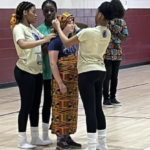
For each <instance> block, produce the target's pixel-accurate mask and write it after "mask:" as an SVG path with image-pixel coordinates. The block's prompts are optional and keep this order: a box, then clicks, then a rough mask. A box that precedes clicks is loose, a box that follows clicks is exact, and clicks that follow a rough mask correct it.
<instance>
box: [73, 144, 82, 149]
mask: <svg viewBox="0 0 150 150" xmlns="http://www.w3.org/2000/svg"><path fill="white" fill-rule="evenodd" d="M70 148H72V149H81V148H82V147H76V146H71V145H70Z"/></svg>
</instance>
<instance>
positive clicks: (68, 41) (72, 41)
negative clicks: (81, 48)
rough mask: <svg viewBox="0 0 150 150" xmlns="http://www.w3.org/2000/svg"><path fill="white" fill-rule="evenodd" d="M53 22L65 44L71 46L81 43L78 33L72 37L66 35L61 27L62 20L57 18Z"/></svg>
mask: <svg viewBox="0 0 150 150" xmlns="http://www.w3.org/2000/svg"><path fill="white" fill-rule="evenodd" d="M52 24H53V26H54V28H55V29H56V30H57V32H58V34H59V36H60V39H61V41H62V43H63V44H64V45H65V46H67V47H69V46H72V45H76V44H79V40H78V37H77V36H76V35H75V36H73V37H72V38H70V39H68V37H66V36H65V34H64V33H63V32H62V30H61V28H60V22H59V21H58V20H57V19H55V20H53V21H52Z"/></svg>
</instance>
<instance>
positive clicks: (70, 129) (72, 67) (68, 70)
mask: <svg viewBox="0 0 150 150" xmlns="http://www.w3.org/2000/svg"><path fill="white" fill-rule="evenodd" d="M49 51H59V54H58V63H57V65H58V69H59V73H60V76H61V79H62V81H63V83H64V84H65V85H66V87H67V93H65V94H62V93H61V92H60V89H59V85H58V83H57V81H56V80H55V78H54V77H53V78H52V99H53V101H52V123H51V127H50V128H51V131H52V133H53V134H57V135H69V134H73V133H75V132H76V129H77V116H78V83H77V82H78V74H77V56H76V55H75V54H76V52H77V48H76V46H71V47H64V46H63V44H62V42H61V40H60V38H59V36H57V37H56V38H55V39H54V40H52V41H51V42H50V44H49Z"/></svg>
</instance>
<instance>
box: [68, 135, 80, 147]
mask: <svg viewBox="0 0 150 150" xmlns="http://www.w3.org/2000/svg"><path fill="white" fill-rule="evenodd" d="M66 142H67V143H68V145H69V146H70V148H72V149H73V148H74V149H81V147H82V145H81V144H79V143H76V142H75V141H73V139H72V138H71V137H70V136H69V137H68V139H67V140H66Z"/></svg>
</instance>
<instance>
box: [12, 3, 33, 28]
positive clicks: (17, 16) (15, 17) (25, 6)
mask: <svg viewBox="0 0 150 150" xmlns="http://www.w3.org/2000/svg"><path fill="white" fill-rule="evenodd" d="M33 6H35V5H34V4H32V3H31V2H27V1H23V2H22V3H20V4H19V5H18V7H17V9H16V12H15V13H14V14H12V18H11V20H10V24H11V29H13V28H14V27H15V25H16V24H18V23H19V22H20V21H21V20H22V18H23V11H24V10H26V11H29V10H30V8H31V7H33Z"/></svg>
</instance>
